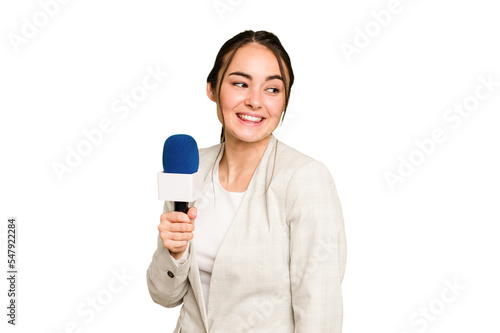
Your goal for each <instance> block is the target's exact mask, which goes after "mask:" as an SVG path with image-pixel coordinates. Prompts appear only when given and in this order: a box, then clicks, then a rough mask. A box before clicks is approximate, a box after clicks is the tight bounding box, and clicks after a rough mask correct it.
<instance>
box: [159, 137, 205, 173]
mask: <svg viewBox="0 0 500 333" xmlns="http://www.w3.org/2000/svg"><path fill="white" fill-rule="evenodd" d="M199 165H200V155H199V153H198V145H197V144H196V141H195V140H194V139H193V137H192V136H190V135H187V134H176V135H172V136H170V137H169V138H168V139H167V140H165V144H164V145H163V171H164V172H165V173H183V174H193V173H195V172H197V171H198V166H199Z"/></svg>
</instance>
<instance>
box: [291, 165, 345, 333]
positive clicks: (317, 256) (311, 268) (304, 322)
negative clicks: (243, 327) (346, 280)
mask: <svg viewBox="0 0 500 333" xmlns="http://www.w3.org/2000/svg"><path fill="white" fill-rule="evenodd" d="M286 193H287V194H286V212H287V223H288V225H289V227H290V283H291V293H292V307H293V315H294V321H295V333H306V332H330V333H340V332H342V317H343V308H342V292H341V282H342V279H343V276H344V271H345V264H346V239H345V230H344V221H343V216H342V209H341V205H340V201H339V198H338V194H337V190H336V187H335V183H334V181H333V178H332V176H331V174H330V172H329V171H328V169H327V167H326V166H325V165H324V164H322V163H321V162H318V161H316V160H313V161H310V162H307V163H305V164H303V165H302V166H300V167H299V168H298V169H297V170H296V171H295V172H294V174H293V175H292V177H291V178H290V181H289V183H288V187H287V192H286Z"/></svg>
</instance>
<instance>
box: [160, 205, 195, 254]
mask: <svg viewBox="0 0 500 333" xmlns="http://www.w3.org/2000/svg"><path fill="white" fill-rule="evenodd" d="M196 213H197V211H196V208H195V207H191V208H189V211H188V213H187V214H185V213H182V212H168V213H165V214H161V217H160V225H159V226H158V230H159V231H160V238H161V239H162V241H163V246H165V247H166V248H167V249H169V250H170V254H171V255H172V257H174V258H175V259H179V258H180V257H181V256H182V254H183V253H184V251H186V248H187V245H188V241H189V240H190V239H192V238H193V230H194V223H192V222H194V219H195V218H196Z"/></svg>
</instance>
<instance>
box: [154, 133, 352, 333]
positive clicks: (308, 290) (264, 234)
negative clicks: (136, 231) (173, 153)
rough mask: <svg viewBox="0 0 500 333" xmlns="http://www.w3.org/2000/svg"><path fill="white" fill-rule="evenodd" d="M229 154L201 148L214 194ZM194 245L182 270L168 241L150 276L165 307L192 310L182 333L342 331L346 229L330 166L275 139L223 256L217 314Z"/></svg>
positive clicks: (216, 270) (216, 283)
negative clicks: (214, 181)
mask: <svg viewBox="0 0 500 333" xmlns="http://www.w3.org/2000/svg"><path fill="white" fill-rule="evenodd" d="M219 148H220V145H215V146H212V147H210V148H205V149H200V170H204V173H205V189H206V188H207V187H208V185H209V183H210V181H211V173H212V171H213V168H212V167H213V165H214V162H215V163H219V161H220V158H221V156H222V154H221V155H220V156H219V157H218V158H217V160H216V157H217V153H218V151H219ZM275 155H276V158H275ZM274 163H275V166H274V171H273V164H274ZM271 178H272V181H271ZM270 181H271V185H270V186H269V189H268V190H267V192H266V188H267V186H268V185H269V182H270ZM196 204H197V202H193V203H191V204H190V206H192V205H194V206H196ZM172 210H173V203H172V202H165V209H164V212H168V211H172ZM195 223H196V222H195ZM190 242H191V244H190V246H189V257H188V260H187V261H186V262H185V263H184V264H182V265H178V264H177V262H176V261H175V260H174V258H173V257H172V256H171V255H170V253H169V251H168V249H166V248H165V247H164V246H163V243H162V241H161V239H160V237H158V248H157V250H156V252H155V253H154V255H153V259H152V262H151V264H150V266H149V268H148V271H147V283H148V288H149V292H150V294H151V297H152V299H153V300H154V301H155V302H156V303H158V304H160V305H163V306H165V307H169V308H170V307H175V306H177V305H180V304H182V308H181V311H180V316H179V319H178V321H177V326H176V328H175V330H174V332H183V333H199V332H210V333H240V332H258V333H265V332H270V333H271V332H272V333H279V332H283V333H293V332H295V333H327V332H331V333H340V332H341V331H342V294H341V282H342V278H343V276H344V269H345V264H346V240H345V232H344V222H343V217H342V210H341V206H340V202H339V199H338V196H337V190H336V188H335V184H334V181H333V178H332V176H331V174H330V172H329V171H328V169H327V168H326V167H325V166H324V165H323V164H322V163H320V162H318V161H316V160H314V159H312V158H311V157H308V156H306V155H304V154H302V153H300V152H298V151H296V150H295V149H293V148H291V147H289V146H287V145H286V144H284V143H282V142H278V141H277V140H276V138H275V137H274V136H273V135H271V139H270V141H269V145H268V147H267V149H266V151H265V153H264V155H263V157H262V159H261V161H260V163H259V165H258V166H257V169H256V170H255V173H254V175H253V177H252V179H251V181H250V184H249V186H248V189H247V191H246V193H245V195H244V197H243V201H242V203H241V206H240V208H239V210H238V211H237V213H236V216H235V218H234V220H233V222H232V224H231V226H230V228H229V230H228V232H227V234H226V236H225V238H224V241H223V243H222V245H221V247H220V249H219V252H218V254H217V257H216V260H215V263H214V266H213V272H212V279H211V284H210V292H209V299H208V309H205V304H204V301H203V292H202V289H201V282H200V276H199V269H198V262H197V259H196V251H195V249H196V236H195V237H194V238H193V239H192V240H190Z"/></svg>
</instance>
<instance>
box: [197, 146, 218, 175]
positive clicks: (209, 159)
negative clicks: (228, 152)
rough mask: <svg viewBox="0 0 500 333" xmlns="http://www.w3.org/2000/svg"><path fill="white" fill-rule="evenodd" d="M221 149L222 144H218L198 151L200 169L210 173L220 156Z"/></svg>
mask: <svg viewBox="0 0 500 333" xmlns="http://www.w3.org/2000/svg"><path fill="white" fill-rule="evenodd" d="M220 148H221V144H220V143H219V144H216V145H213V146H211V147H207V148H201V149H198V152H199V153H200V166H199V169H202V170H204V171H205V172H208V171H209V170H210V169H211V168H212V165H213V164H214V162H215V160H216V158H217V155H218V154H219V150H220Z"/></svg>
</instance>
